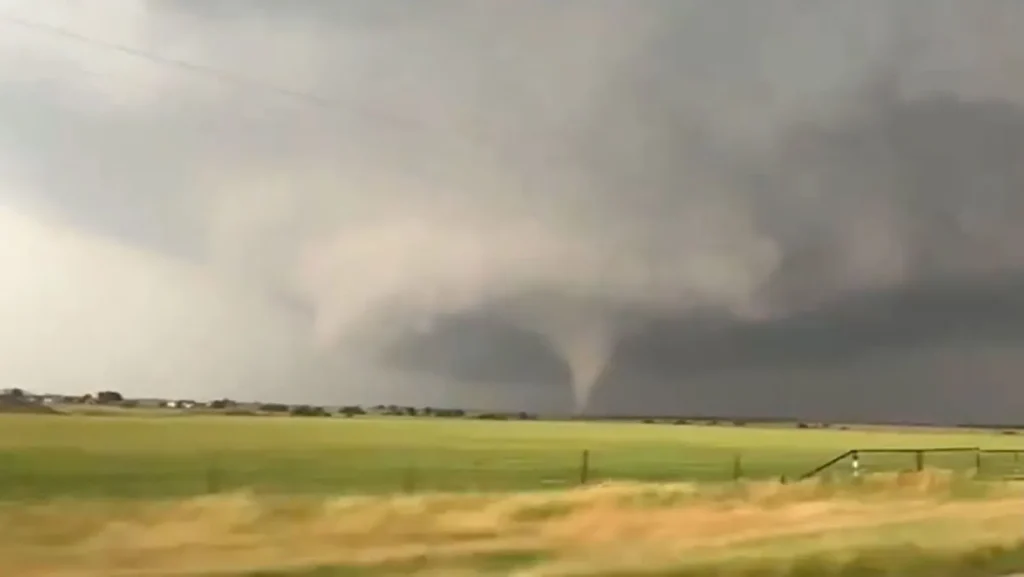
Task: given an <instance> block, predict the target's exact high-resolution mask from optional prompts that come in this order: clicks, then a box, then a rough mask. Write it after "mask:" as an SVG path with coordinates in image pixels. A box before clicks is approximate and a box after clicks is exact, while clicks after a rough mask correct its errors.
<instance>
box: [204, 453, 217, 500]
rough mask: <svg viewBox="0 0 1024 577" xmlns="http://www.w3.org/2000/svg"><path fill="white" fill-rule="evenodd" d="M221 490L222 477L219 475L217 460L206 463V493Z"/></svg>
mask: <svg viewBox="0 0 1024 577" xmlns="http://www.w3.org/2000/svg"><path fill="white" fill-rule="evenodd" d="M218 492H220V479H219V478H218V475H217V461H216V460H212V461H210V462H209V463H208V464H207V465H206V493H207V494H210V495H212V494H214V493H218Z"/></svg>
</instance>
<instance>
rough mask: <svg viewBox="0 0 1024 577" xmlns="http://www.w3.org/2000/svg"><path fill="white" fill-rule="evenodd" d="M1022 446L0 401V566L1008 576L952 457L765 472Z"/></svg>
mask: <svg viewBox="0 0 1024 577" xmlns="http://www.w3.org/2000/svg"><path fill="white" fill-rule="evenodd" d="M1022 446H1024V442H1022V441H1021V440H1018V437H1016V436H1015V435H1006V434H996V433H992V432H988V433H984V432H964V431H960V432H948V431H938V430H931V431H928V430H921V429H918V430H914V429H908V430H904V431H884V430H838V429H828V430H802V429H796V428H786V427H779V426H775V427H768V428H757V427H754V426H750V427H741V428H737V427H707V426H675V425H667V424H666V425H657V424H642V423H586V422H542V421H540V422H538V421H527V422H494V421H479V420H444V419H412V418H408V419H407V418H355V419H343V418H288V417H279V418H275V417H225V416H219V417H218V416H171V415H168V414H163V415H161V416H156V415H148V414H144V413H139V414H135V413H131V412H124V413H122V414H120V415H118V416H114V415H110V416H56V415H55V416H42V415H21V416H16V415H5V416H0V560H2V563H0V566H2V567H3V571H5V572H6V573H4V574H7V573H10V574H17V575H19V576H27V577H101V576H102V577H117V576H132V577H137V576H153V577H155V576H168V577H169V576H171V575H175V576H177V577H200V576H204V577H213V576H215V575H220V576H224V577H242V576H250V577H256V576H261V577H273V576H279V577H352V576H381V575H414V576H421V577H432V576H437V577H441V576H444V577H459V576H494V577H497V576H499V575H515V576H519V577H556V576H557V577H569V576H578V577H582V576H600V577H625V576H629V575H649V576H654V575H661V576H668V575H678V576H691V575H692V576H694V577H696V576H698V575H700V576H714V575H722V576H736V575H750V576H754V575H757V576H758V577H773V576H778V577H783V576H786V577H803V576H808V577H809V576H812V575H813V576H815V577H820V576H829V575H836V576H840V575H842V576H846V577H858V576H860V575H864V576H869V575H870V576H876V577H877V576H884V575H893V576H895V575H900V576H902V577H917V576H921V577H934V576H936V575H943V576H944V577H960V576H961V575H962V576H965V577H966V576H971V577H978V576H989V575H991V576H996V575H1001V574H1005V573H1009V572H1011V570H1014V569H1016V570H1022V569H1024V543H1022V541H1021V538H1022V536H1024V507H1022V505H1021V503H1022V502H1024V491H1022V490H1021V489H1019V488H1018V487H1017V485H1016V484H1015V483H1014V482H1010V481H1005V480H1002V481H998V482H996V481H990V482H980V481H978V479H977V476H976V475H975V472H974V470H973V469H974V467H975V465H976V463H975V460H974V459H975V454H974V453H973V452H967V453H958V454H952V455H946V456H939V455H928V456H927V459H928V460H927V462H926V464H927V465H928V466H930V467H938V468H942V469H946V471H933V470H926V471H924V472H923V473H906V472H902V473H894V472H889V473H886V472H884V471H901V470H902V471H905V470H906V469H908V468H912V467H914V466H915V462H914V457H913V455H908V454H903V455H895V456H894V455H866V456H865V457H864V459H863V461H862V467H863V470H864V472H865V475H864V476H862V477H860V478H859V479H858V480H856V481H855V482H845V481H844V482H836V481H837V479H831V480H830V479H828V478H816V479H812V480H809V481H806V482H803V483H790V484H785V485H783V484H780V483H778V481H777V479H778V477H779V476H781V475H788V476H791V477H792V476H793V475H796V474H799V473H801V472H804V471H807V470H809V469H811V468H813V467H814V466H815V465H818V464H820V463H822V462H824V461H825V460H827V459H828V458H830V457H833V456H835V455H837V454H839V453H842V452H844V451H847V450H850V449H871V448H887V449H899V448H904V449H907V448H910V449H918V448H932V447H982V448H985V449H1018V448H1021V447H1022ZM584 451H587V454H588V463H587V473H586V476H587V484H586V485H584V486H580V481H581V478H580V476H581V465H582V461H583V457H582V455H583V452H584ZM983 465H984V467H983V468H984V469H985V470H987V471H989V473H990V475H989V478H990V479H997V478H999V479H1001V478H1004V477H1005V476H1007V475H1010V474H1013V473H1016V472H1017V471H1016V467H1017V464H1016V463H1015V461H1014V460H1013V459H1012V456H1010V455H987V456H985V459H984V461H983ZM838 471H839V472H840V473H843V472H845V473H848V472H849V468H848V465H847V464H845V463H844V464H842V465H841V466H840V468H839V469H838ZM950 471H952V472H950ZM737 473H740V474H741V477H742V478H743V480H741V481H739V482H737V481H736V480H735V479H734V477H735V476H736V475H737ZM756 479H767V480H760V481H758V480H756ZM773 479H774V480H773ZM539 489H545V490H542V491H541V490H539Z"/></svg>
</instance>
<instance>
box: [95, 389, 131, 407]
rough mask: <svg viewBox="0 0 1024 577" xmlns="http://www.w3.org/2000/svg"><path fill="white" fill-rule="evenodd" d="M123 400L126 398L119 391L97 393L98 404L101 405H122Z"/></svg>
mask: <svg viewBox="0 0 1024 577" xmlns="http://www.w3.org/2000/svg"><path fill="white" fill-rule="evenodd" d="M123 400H124V397H122V396H121V393H119V392H117V391H100V392H98V393H96V402H97V403H100V404H101V405H107V404H112V403H120V402H121V401H123Z"/></svg>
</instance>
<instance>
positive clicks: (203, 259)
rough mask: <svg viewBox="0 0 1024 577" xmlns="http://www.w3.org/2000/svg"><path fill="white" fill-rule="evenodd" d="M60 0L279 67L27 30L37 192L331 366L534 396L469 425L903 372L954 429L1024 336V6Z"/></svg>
mask: <svg viewBox="0 0 1024 577" xmlns="http://www.w3.org/2000/svg"><path fill="white" fill-rule="evenodd" d="M44 4H45V9H43V8H36V9H35V12H32V11H30V10H28V9H22V10H21V13H22V14H24V15H26V17H27V18H34V19H35V20H42V21H47V22H53V23H58V24H61V23H63V22H70V23H72V24H73V25H74V27H75V28H76V29H77V30H79V31H81V32H83V33H85V34H87V35H92V36H94V37H102V38H104V39H107V40H110V41H113V42H123V43H126V44H131V45H133V46H138V47H141V48H143V49H146V50H151V51H153V52H156V53H159V54H161V55H164V56H166V57H168V58H172V59H173V58H176V59H182V60H188V61H192V62H202V63H204V64H207V65H209V66H213V67H217V68H221V69H224V70H230V71H232V74H233V75H237V76H242V77H248V78H253V79H257V80H256V81H255V82H253V83H246V82H236V81H228V80H224V79H221V80H217V79H214V78H207V77H205V76H204V75H203V74H201V73H195V72H194V71H193V72H189V71H186V70H179V69H175V68H174V67H173V66H165V65H163V66H162V65H157V64H154V63H152V62H147V61H145V60H140V59H137V58H133V57H130V56H128V55H125V54H122V53H117V52H116V51H111V50H107V49H103V48H101V47H98V46H89V45H87V44H81V43H75V42H73V41H70V40H68V39H66V38H65V39H63V40H61V39H59V38H49V37H47V36H46V34H44V33H42V32H40V31H35V32H31V31H26V30H20V31H18V30H14V29H11V30H7V32H10V34H5V40H4V42H5V43H6V45H7V46H8V47H14V46H16V47H17V48H18V50H17V51H16V52H15V51H10V50H9V51H7V53H5V55H4V56H3V58H0V66H2V70H3V71H4V73H5V75H6V78H8V79H9V82H6V83H5V88H4V90H3V93H2V96H0V116H2V120H3V121H4V123H5V126H11V127H13V130H7V131H4V133H3V134H2V137H3V139H4V141H5V144H4V146H3V150H4V151H5V152H4V157H5V159H6V162H5V163H4V166H5V167H9V169H8V171H9V172H10V174H11V175H12V176H11V178H12V179H13V180H15V181H17V182H18V183H19V185H18V186H17V187H8V189H9V190H11V189H15V188H16V189H17V190H18V191H20V192H19V193H18V196H17V197H15V196H12V195H11V193H9V192H8V196H9V197H10V198H11V199H12V200H11V201H10V202H20V203H28V204H32V203H33V202H36V201H38V199H45V202H46V203H47V204H49V205H52V206H56V207H58V208H56V209H55V210H56V211H57V212H59V213H61V214H64V215H65V218H66V219H68V220H70V221H71V222H72V223H77V225H79V226H85V227H93V228H99V229H103V230H105V231H108V232H109V231H115V232H116V233H118V234H119V235H120V236H122V237H124V238H127V239H128V242H133V243H139V242H144V243H146V244H148V245H151V246H152V245H155V246H159V247H161V249H162V250H163V251H164V252H169V253H171V254H175V255H183V256H184V257H185V258H188V259H190V260H191V261H192V262H194V263H197V265H198V266H200V267H203V268H202V269H201V270H202V271H203V272H201V273H198V274H204V275H209V274H214V275H215V276H218V277H227V278H230V279H233V281H232V282H237V283H241V284H243V285H246V286H248V287H249V288H250V289H252V290H254V291H258V292H270V293H272V294H278V295H285V296H286V299H285V300H287V301H288V302H291V303H298V304H299V306H300V308H303V309H305V310H306V311H308V313H309V314H310V315H311V316H312V317H313V324H314V329H313V331H314V332H315V334H316V338H317V339H318V340H319V344H320V346H321V347H322V350H337V351H339V352H338V354H348V355H350V356H351V355H356V356H360V357H363V358H369V359H376V360H378V361H382V362H384V363H385V364H392V365H396V366H399V367H405V368H409V367H419V368H420V369H422V370H424V371H426V372H431V373H436V374H440V375H444V376H446V377H451V378H453V379H455V380H461V381H474V382H476V381H493V382H498V383H505V384H504V385H502V386H500V387H488V386H486V385H482V384H481V385H480V388H479V389H478V391H479V393H478V396H477V397H476V398H474V399H473V401H472V402H473V403H475V404H487V403H488V402H489V403H491V404H499V405H500V404H503V403H506V404H517V405H522V406H530V407H531V408H534V409H546V408H549V407H554V406H557V407H558V408H559V409H564V408H565V405H564V403H565V387H566V386H567V384H568V383H570V382H572V383H573V386H574V387H575V388H576V395H577V398H576V401H577V402H578V403H586V402H587V399H586V396H587V395H586V394H587V390H586V389H588V388H589V386H590V385H591V384H592V381H594V380H595V379H596V380H597V381H598V390H597V391H596V393H595V398H594V399H593V400H592V402H591V403H590V405H591V407H592V408H594V409H595V410H600V411H602V412H609V411H614V410H620V409H621V410H627V409H628V410H629V411H631V412H636V411H647V410H656V409H657V410H662V409H665V408H668V407H672V406H677V407H680V408H682V409H691V408H692V409H693V410H695V411H697V412H700V411H701V410H704V409H707V410H712V409H714V410H718V409H721V410H722V411H721V412H729V411H728V409H729V407H730V406H731V407H734V408H736V410H738V411H741V412H742V411H746V412H761V413H771V412H773V410H774V408H776V406H777V405H778V403H777V402H776V401H778V400H779V399H780V398H787V399H792V403H790V404H792V405H793V406H783V407H781V408H779V410H789V409H793V410H799V411H802V412H811V413H813V412H815V411H817V412H819V413H833V414H837V412H840V413H841V412H843V411H846V412H847V413H849V412H851V411H853V412H856V413H857V414H861V415H872V414H881V413H885V414H889V412H894V411H896V412H898V411H904V412H906V411H911V408H908V407H907V406H905V405H901V404H899V403H896V404H892V403H890V405H889V406H887V407H883V408H876V407H875V405H874V404H873V403H874V401H873V400H871V399H877V398H878V395H879V394H880V393H881V392H885V390H884V387H883V390H880V391H873V390H872V389H870V388H860V387H861V385H860V384H859V383H860V381H859V380H858V379H860V378H861V377H863V379H864V380H867V381H871V382H877V383H891V381H892V379H895V378H897V376H898V379H900V380H901V381H903V382H910V381H915V380H916V381H921V382H920V383H919V385H914V386H920V387H921V389H920V391H921V392H922V393H925V392H927V391H942V394H941V395H938V394H936V395H931V400H930V401H921V402H922V403H924V404H922V405H918V406H916V407H912V409H913V410H912V411H911V412H913V411H916V412H915V413H914V414H915V415H916V414H918V413H920V414H921V415H933V416H936V417H940V416H941V417H942V418H953V417H952V416H951V414H950V413H949V411H947V410H946V409H945V408H944V407H945V406H946V404H948V403H950V402H951V399H953V400H955V399H959V398H960V397H961V396H965V395H966V393H963V395H960V393H958V392H957V391H962V390H964V389H960V388H957V387H958V386H960V385H956V386H954V385H953V384H950V383H947V382H935V379H933V378H932V377H936V376H937V377H939V379H940V381H941V377H942V375H941V374H939V373H941V372H942V371H940V372H939V373H937V372H936V367H940V366H942V367H947V369H946V370H945V371H944V372H945V373H946V374H952V372H951V371H950V370H948V363H949V359H951V358H956V355H958V354H960V355H964V356H963V361H964V363H963V364H964V365H965V366H966V365H967V364H971V363H977V362H978V361H977V359H978V358H979V357H978V355H979V354H981V353H978V352H977V351H980V350H984V351H986V353H985V354H989V353H990V352H991V351H995V350H998V351H1005V350H1006V349H1007V348H1008V347H1009V348H1012V347H1015V346H1017V343H1018V342H1019V339H1018V333H1017V329H1016V328H1015V327H1016V325H1015V324H1014V323H1015V322H1016V318H1017V317H1019V316H1020V315H1018V314H1017V313H1018V312H1019V308H1017V307H1018V305H1017V304H1013V302H1009V301H1006V299H1003V297H1002V296H1000V295H1004V294H1012V290H1010V289H1000V290H997V289H995V288H993V287H994V286H997V285H998V284H999V283H1001V282H1008V281H1001V280H998V279H1003V278H1014V275H1016V274H1018V273H1019V272H1020V270H1021V266H1022V265H1024V253H1022V251H1021V250H1020V249H1019V248H1018V247H1020V246H1024V244H1022V242H1024V230H1022V229H1021V227H1019V226H1018V225H1017V223H1018V222H1020V219H1021V217H1022V216H1024V200H1022V198H1024V197H1022V196H1021V194H1020V191H1021V190H1022V187H1024V169H1021V166H1022V165H1021V163H1019V162H1018V161H1017V160H1016V159H1018V158H1020V157H1021V153H1022V152H1024V121H1022V117H1024V115H1022V113H1021V110H1020V103H1021V102H1022V101H1024V90H1021V86H1020V85H1019V84H1018V83H1017V82H1016V81H1015V80H1013V75H1012V74H1008V71H1012V70H1013V69H1014V63H1015V62H1018V61H1019V57H1020V55H1021V54H1022V53H1024V52H1022V50H1021V48H1022V47H1021V46H1020V41H1019V40H1018V36H1017V35H1015V34H1014V30H1015V28H1014V26H1013V25H1012V24H1013V23H1014V22H1018V23H1019V22H1022V17H1024V9H1021V8H1020V7H1019V5H1018V4H1015V3H1012V2H989V3H984V4H981V3H972V4H970V5H969V6H968V5H967V4H966V3H962V2H953V1H940V0H928V1H923V0H922V1H907V2H902V3H899V4H893V3H885V2H870V1H868V2H856V3H854V2H845V3H837V2H825V1H822V2H803V1H795V0H794V1H789V0H777V1H763V0H762V1H736V2H729V3H722V2H712V1H688V2H682V1H671V2H670V1H664V2H647V3H642V4H639V3H628V2H621V1H619V2H613V1H590V2H576V1H564V2H558V3H551V2H539V1H523V2H516V3H479V2H456V1H451V2H420V3H416V4H415V6H413V5H409V4H408V3H398V2H387V1H384V2H373V3H370V2H352V1H344V2H343V1H335V2H302V3H297V2H291V3H281V2H276V3H275V2H245V3H243V2H229V1H226V0H225V1H207V2H150V3H148V4H145V5H141V4H140V5H137V9H136V10H134V11H126V10H121V11H114V10H110V11H103V10H100V11H96V10H95V9H92V10H90V11H85V9H84V8H83V6H84V5H78V4H75V3H73V2H67V3H65V2H57V1H53V2H50V3H43V4H40V5H39V6H43V5H44ZM76 6H77V8H75V7H76ZM75 10H78V11H77V12H76V11H75ZM62 14H63V15H64V18H63V20H62V16H61V15H62ZM68 15H71V16H70V17H69V16H68ZM69 26H71V24H69ZM9 27H10V26H8V28H9ZM261 86H263V87H262V88H261ZM266 86H282V87H286V88H288V89H289V90H293V91H298V92H307V93H310V94H315V95H318V96H317V97H316V98H314V99H312V100H306V101H303V100H302V99H300V98H295V97H293V96H288V95H284V94H281V93H280V91H275V90H272V89H268V88H266ZM54 167H59V169H56V170H55V169H54ZM26 191H28V192H26ZM29 200H32V201H33V202H29ZM154 258H157V257H155V256H154ZM140 266H141V265H140ZM992 279H996V280H992ZM167 298H170V297H167ZM1007 298H1009V297H1007ZM1000 299H1003V300H1000ZM275 302H278V303H279V302H280V300H278V301H275ZM1014 302H1016V301H1014ZM1000 303H1001V306H1002V307H1003V308H998V307H996V305H997V304H1000ZM266 306H269V307H271V308H273V307H275V306H279V305H274V304H267V305H266ZM986 306H991V307H994V308H992V309H986V308H985V307H986ZM285 308H288V309H293V308H295V307H291V306H289V307H285ZM993 311H994V312H993ZM281 314H284V315H285V316H286V317H288V318H289V320H288V321H287V322H286V321H283V320H279V321H275V322H280V323H285V324H288V326H292V324H293V323H294V324H297V325H298V326H304V324H305V323H306V321H305V320H303V319H302V318H301V317H300V318H298V319H292V318H291V317H290V316H289V314H290V313H288V314H285V313H281ZM996 320H999V321H1001V322H1000V323H996ZM224 324H225V326H226V327H232V326H234V325H233V324H232V323H224ZM225 330H227V329H225ZM229 332H232V331H229ZM298 332H299V333H302V332H303V331H301V330H300V331H298ZM296 338H297V339H298V340H297V341H296V342H295V343H290V344H289V345H288V346H289V347H293V348H295V349H296V350H301V349H302V347H303V346H305V345H303V344H298V343H301V340H302V339H301V338H299V337H296ZM392 344H394V346H391V345H392ZM266 346H268V347H270V349H267V350H265V351H264V352H263V353H262V354H268V351H269V350H272V349H273V346H271V345H266ZM276 346H283V345H276ZM261 350H262V349H261ZM289 350H291V349H289ZM957 351H960V352H959V353H958V352H957ZM555 353H557V355H559V356H561V357H562V358H563V362H562V363H560V362H559V361H558V359H556V358H555ZM991 354H992V355H993V356H991V357H986V358H990V359H991V360H992V362H993V363H996V364H998V368H999V370H996V369H993V370H991V371H988V372H987V373H986V374H987V375H989V376H988V377H987V378H989V379H990V381H991V382H990V383H989V384H988V385H986V386H990V387H995V388H997V389H998V390H999V391H1001V392H1000V395H1001V396H999V397H998V398H999V399H1001V400H1000V401H994V402H993V403H991V404H989V405H986V404H985V403H986V401H983V400H978V401H976V405H975V406H972V408H971V411H974V413H976V414H978V415H982V416H984V415H985V414H986V413H985V407H986V406H988V407H995V406H996V405H997V404H998V405H999V406H1000V407H1006V406H1007V403H1006V398H1008V397H1007V396H1006V394H1004V393H1005V391H1006V390H1007V389H1006V384H1005V383H1007V382H1008V381H1009V380H1010V379H1012V377H1013V375H1016V374H1019V373H1018V372H1016V370H1017V368H1019V367H1017V365H1015V364H1014V363H1013V362H1011V361H1008V360H1007V358H1008V357H1007V356H1006V355H1004V354H1003V353H1000V354H995V353H991ZM283 356H284V357H287V358H288V359H290V360H289V361H288V363H287V364H288V366H293V367H303V368H302V369H301V371H300V370H299V369H297V368H293V369H289V370H295V371H299V372H300V373H302V374H310V373H311V374H315V375H316V378H312V377H310V382H309V383H308V384H301V383H303V382H305V381H303V380H302V379H292V380H293V381H294V382H297V383H300V384H299V385H295V386H296V387H298V388H299V389H301V388H303V387H306V390H309V391H310V392H311V394H312V393H313V391H317V392H318V393H320V394H323V393H322V391H324V390H327V389H330V388H333V387H334V385H331V384H330V383H331V381H332V379H331V377H330V375H331V373H332V371H334V370H335V368H333V365H331V366H326V365H324V366H321V365H318V363H326V362H327V361H326V359H325V358H324V357H323V354H322V353H321V356H320V357H318V356H317V355H316V354H312V353H310V354H309V355H305V353H304V354H303V355H298V354H297V353H292V352H289V353H286V354H283ZM307 356H310V357H313V358H306V357H307ZM608 358H610V359H611V361H610V363H606V361H607V360H608ZM972 359H973V360H972ZM565 361H567V362H568V364H569V365H571V369H572V372H571V373H570V372H569V367H566V366H565V364H564V362H565ZM901 363H902V364H901ZM284 370H285V369H282V371H284ZM280 374H282V375H283V374H285V373H280ZM854 375H859V377H857V379H854ZM925 377H927V378H925ZM281 378H282V379H285V377H281ZM855 381H856V382H855ZM925 381H928V382H925ZM544 383H550V385H551V386H552V387H558V389H557V390H544V387H543V384H544ZM906 386H907V387H910V388H907V391H911V388H912V387H911V386H910V385H906ZM337 387H338V389H339V392H338V393H337V395H342V396H343V395H344V394H345V392H344V388H345V386H344V385H337ZM787 387H788V388H787ZM928 387H932V388H931V389H929V388H928ZM888 390H890V391H891V390H896V389H894V388H893V387H891V386H889V388H888ZM915 390H917V389H915ZM993 390H995V389H993ZM787 391H788V392H787ZM797 392H799V394H797ZM958 395H960V396H958ZM911 396H913V395H911V392H907V396H906V397H905V398H910V397H911ZM917 396H918V397H921V396H924V397H926V398H927V397H928V395H921V394H918V395H917ZM982 397H983V396H980V397H977V398H982ZM865 399H867V400H865ZM458 401H459V400H458V399H456V401H455V402H456V403H457V402H458ZM879 402H881V401H879ZM702 403H703V404H702ZM928 403H931V404H930V405H929V404H928ZM893 407H896V408H893ZM922 407H924V408H922ZM993 410H994V409H993ZM974 413H972V414H974ZM894 414H895V413H894ZM908 414H909V413H908ZM993 414H994V413H993Z"/></svg>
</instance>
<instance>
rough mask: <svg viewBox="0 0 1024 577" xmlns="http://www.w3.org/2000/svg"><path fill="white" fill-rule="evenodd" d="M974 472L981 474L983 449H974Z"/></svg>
mask: <svg viewBox="0 0 1024 577" xmlns="http://www.w3.org/2000/svg"><path fill="white" fill-rule="evenodd" d="M974 474H975V475H980V474H981V449H975V450H974Z"/></svg>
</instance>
